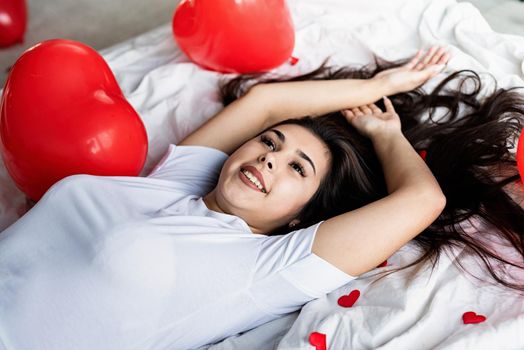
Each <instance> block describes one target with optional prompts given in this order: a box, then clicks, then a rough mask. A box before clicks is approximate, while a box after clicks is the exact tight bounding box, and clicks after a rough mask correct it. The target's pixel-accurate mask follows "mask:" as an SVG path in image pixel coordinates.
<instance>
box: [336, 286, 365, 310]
mask: <svg viewBox="0 0 524 350" xmlns="http://www.w3.org/2000/svg"><path fill="white" fill-rule="evenodd" d="M359 296H360V291H359V290H358V289H355V290H352V291H351V293H349V294H348V295H343V296H341V297H340V298H338V305H340V306H342V307H352V306H353V304H355V301H357V299H358V297H359Z"/></svg>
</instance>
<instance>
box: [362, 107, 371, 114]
mask: <svg viewBox="0 0 524 350" xmlns="http://www.w3.org/2000/svg"><path fill="white" fill-rule="evenodd" d="M360 110H361V111H362V112H363V113H364V114H373V111H372V110H371V108H369V107H368V106H366V105H364V106H360Z"/></svg>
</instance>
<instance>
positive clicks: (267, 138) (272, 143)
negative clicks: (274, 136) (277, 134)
mask: <svg viewBox="0 0 524 350" xmlns="http://www.w3.org/2000/svg"><path fill="white" fill-rule="evenodd" d="M260 140H261V141H262V143H265V144H266V145H268V146H271V147H273V150H275V143H274V142H273V140H271V139H270V138H269V137H266V136H264V135H262V136H261V137H260Z"/></svg>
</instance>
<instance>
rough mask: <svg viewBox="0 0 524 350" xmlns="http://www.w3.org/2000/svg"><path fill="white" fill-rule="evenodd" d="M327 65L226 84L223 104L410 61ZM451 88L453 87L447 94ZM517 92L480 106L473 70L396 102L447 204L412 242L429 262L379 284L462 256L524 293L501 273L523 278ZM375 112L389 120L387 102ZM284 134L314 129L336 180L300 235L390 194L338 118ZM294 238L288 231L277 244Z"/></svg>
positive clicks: (311, 209) (304, 217) (306, 212)
mask: <svg viewBox="0 0 524 350" xmlns="http://www.w3.org/2000/svg"><path fill="white" fill-rule="evenodd" d="M328 60H329V58H328V59H326V60H325V61H324V62H323V63H322V64H321V66H319V67H318V68H317V69H315V70H314V71H312V72H310V73H307V74H303V75H299V76H294V77H277V78H264V75H263V74H260V75H256V74H255V75H243V76H237V77H235V78H233V79H231V80H229V81H222V83H221V86H220V94H221V97H222V101H223V103H224V105H227V104H229V103H231V102H233V101H234V100H235V99H237V98H238V97H240V96H241V95H243V94H244V93H245V92H246V91H247V90H248V89H249V87H251V86H252V85H254V84H258V83H262V82H264V83H271V82H280V81H303V80H319V79H345V78H351V79H367V78H371V77H373V76H374V75H375V74H377V73H378V72H380V71H383V70H385V69H388V68H392V67H396V66H400V65H402V64H404V63H405V62H406V61H407V60H403V61H397V62H386V61H383V60H380V59H378V58H375V62H374V64H371V65H368V66H363V67H357V68H352V67H342V68H335V67H331V66H328V65H327V62H328ZM253 82H254V84H251V83H253ZM452 84H456V85H455V87H453V88H450V87H449V86H450V85H452ZM248 86H249V87H248ZM517 89H518V88H511V89H502V88H497V87H496V83H495V89H494V91H493V92H492V93H491V94H488V96H487V97H485V98H482V97H481V95H482V94H483V91H482V80H481V78H480V76H479V75H478V74H477V73H476V72H474V71H472V70H461V71H458V72H455V73H452V74H451V75H449V76H447V77H446V78H445V79H443V80H442V81H441V82H440V83H438V85H437V86H436V87H435V88H434V89H433V91H431V93H429V94H428V93H425V92H424V90H423V89H422V88H418V89H415V90H413V91H410V92H406V93H399V94H396V95H393V96H390V99H391V100H392V102H393V105H394V107H395V110H396V111H397V113H398V114H399V116H400V118H401V121H402V132H403V134H404V135H405V137H406V138H407V140H408V141H409V142H410V143H411V145H412V146H413V148H415V149H416V150H419V151H422V150H423V151H425V152H426V157H425V160H426V164H427V165H428V167H429V168H430V169H431V171H432V172H433V174H434V176H435V178H436V179H437V181H438V182H439V184H440V186H441V188H442V190H443V192H444V194H445V195H446V207H445V209H444V211H443V212H442V214H441V215H440V216H439V217H438V218H437V219H436V220H435V221H434V222H433V223H432V224H431V225H430V226H429V227H428V228H426V229H425V230H424V231H423V232H421V233H420V234H419V235H417V236H416V237H415V238H414V241H415V243H416V246H417V247H418V248H420V249H421V251H422V252H423V254H422V255H421V256H420V257H419V258H418V259H417V260H415V261H414V262H412V263H411V264H409V265H407V266H404V267H401V268H397V269H393V270H389V271H383V272H387V274H384V275H383V276H382V277H381V278H383V277H386V276H387V275H389V274H390V273H393V272H396V271H399V270H403V269H405V268H408V267H411V266H413V265H415V264H418V263H427V262H428V261H431V262H432V264H433V267H432V268H433V269H434V268H435V265H436V264H437V262H438V259H439V256H440V253H441V251H443V250H444V248H446V247H447V246H455V247H459V248H464V253H467V254H469V255H473V256H476V257H478V258H480V260H481V261H482V262H483V264H484V266H485V267H486V268H487V270H488V271H489V273H490V274H491V276H492V277H493V278H494V279H495V280H496V281H497V282H498V283H500V284H502V285H504V286H506V287H509V288H512V289H514V290H517V291H520V292H524V284H522V283H519V281H517V282H512V281H511V280H512V278H509V277H511V275H510V274H509V273H508V272H507V271H505V270H504V267H508V266H513V267H516V268H517V269H524V264H523V263H522V262H523V261H524V239H523V238H524V237H523V235H524V209H523V208H522V207H520V206H519V204H518V203H517V202H516V200H515V199H514V198H512V196H510V195H508V193H507V192H506V190H507V187H512V190H513V191H518V192H519V193H517V194H520V195H522V193H523V192H524V190H523V189H524V186H523V184H522V182H521V180H520V177H519V174H518V170H517V166H516V160H515V156H514V154H513V153H512V152H511V149H513V148H514V147H515V144H516V141H517V140H518V135H519V133H520V131H521V129H522V126H523V124H524V96H523V95H521V94H519V93H518V91H517ZM376 104H377V106H379V107H380V108H381V109H382V110H384V105H383V103H382V101H377V102H376ZM438 107H443V108H444V110H443V109H442V108H440V109H439V108H438ZM443 111H444V112H445V113H444V114H443V115H442V114H441V115H440V117H439V118H436V116H437V112H443ZM424 116H426V118H425V119H424V118H423V117H424ZM280 124H297V125H301V126H303V127H305V128H307V129H308V130H310V131H311V132H313V133H314V134H315V135H317V136H318V137H319V138H320V139H322V140H323V141H324V143H325V144H326V145H327V147H328V148H329V150H330V153H331V160H330V164H331V166H330V170H329V171H328V173H327V174H326V176H325V177H324V179H323V180H322V182H321V184H320V186H319V189H318V190H317V192H316V193H315V194H314V195H313V197H312V198H311V199H310V201H309V202H308V203H307V204H306V205H305V206H304V208H303V209H302V211H301V212H300V213H299V215H298V216H297V218H298V219H299V220H300V224H298V225H297V226H295V227H293V230H296V229H299V228H304V227H308V226H310V225H313V224H315V223H317V222H318V221H320V220H326V219H329V218H331V217H334V216H336V215H339V214H341V213H344V212H347V211H350V210H354V209H356V208H359V207H361V206H363V205H366V204H368V203H371V202H373V201H376V200H378V199H380V198H382V197H384V196H386V195H387V194H388V193H387V188H386V183H385V179H384V175H383V172H382V167H381V164H380V162H379V160H378V158H377V156H376V154H375V152H374V149H373V146H372V143H371V141H370V140H369V139H367V138H366V137H363V136H362V135H360V134H359V133H358V132H357V131H356V129H354V128H353V127H352V126H351V125H350V124H349V123H348V122H347V121H346V119H345V117H344V116H343V115H342V114H341V113H340V112H334V113H329V114H326V115H323V116H318V117H315V118H312V117H310V116H304V117H303V118H296V119H288V120H284V121H281V122H279V123H278V124H275V125H273V126H271V127H274V126H276V125H280ZM266 130H267V129H266ZM264 131H265V130H264ZM264 131H263V132H264ZM473 222H480V223H481V224H483V228H481V229H479V230H476V231H475V232H474V233H471V232H470V231H468V230H467V225H468V224H472V223H473ZM289 231H291V230H290V229H289V227H288V226H287V225H286V226H282V227H280V228H277V229H276V230H274V231H272V232H271V233H270V234H271V235H275V234H285V233H287V232H289ZM493 240H496V241H498V242H501V244H503V245H506V246H507V247H510V248H511V249H512V250H514V251H515V252H517V254H518V259H517V260H516V261H515V260H513V261H511V260H509V259H508V256H505V255H504V254H501V253H500V252H497V250H494V249H493V248H492V246H491V244H490V242H493ZM456 260H457V262H458V264H459V266H460V267H461V268H462V270H463V271H465V272H467V273H469V274H470V275H472V276H473V277H475V278H477V279H478V277H477V276H475V275H473V274H472V273H470V272H469V271H468V270H466V269H465V268H464V266H463V264H461V262H460V260H461V259H460V256H459V257H457V258H456ZM493 262H497V263H498V264H499V266H498V267H500V268H501V270H503V273H501V274H500V275H499V274H497V273H496V271H497V270H498V269H495V268H493V266H492V263H493ZM379 273H380V271H379ZM506 277H508V278H506ZM379 279H380V278H379ZM376 281H378V280H376Z"/></svg>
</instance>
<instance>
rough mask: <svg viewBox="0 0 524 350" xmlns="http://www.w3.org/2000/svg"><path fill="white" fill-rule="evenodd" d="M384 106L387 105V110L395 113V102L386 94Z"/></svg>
mask: <svg viewBox="0 0 524 350" xmlns="http://www.w3.org/2000/svg"><path fill="white" fill-rule="evenodd" d="M384 106H386V112H389V113H395V108H393V103H391V100H390V99H389V98H387V97H386V96H384Z"/></svg>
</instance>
